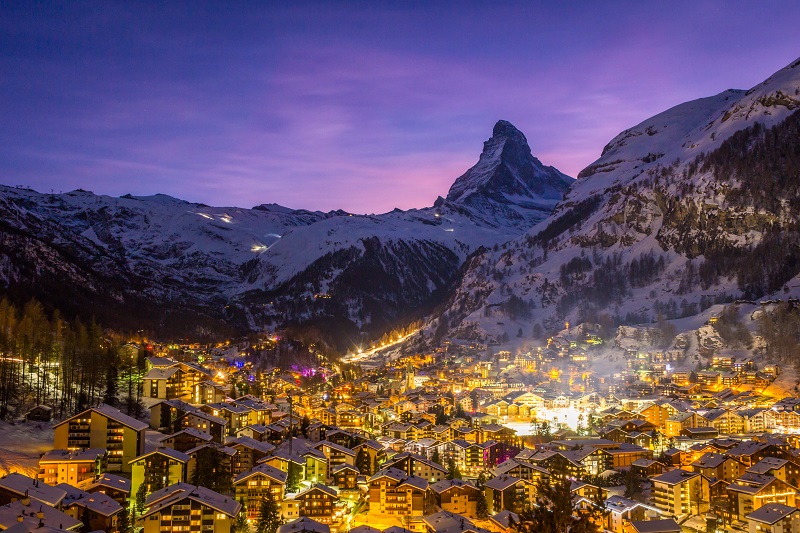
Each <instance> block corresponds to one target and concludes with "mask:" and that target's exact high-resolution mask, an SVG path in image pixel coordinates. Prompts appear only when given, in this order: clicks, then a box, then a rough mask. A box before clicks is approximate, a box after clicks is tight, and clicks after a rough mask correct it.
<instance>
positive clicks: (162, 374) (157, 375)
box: [142, 366, 182, 379]
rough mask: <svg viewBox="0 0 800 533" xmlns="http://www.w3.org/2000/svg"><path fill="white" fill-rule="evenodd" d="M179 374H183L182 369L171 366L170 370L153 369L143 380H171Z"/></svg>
mask: <svg viewBox="0 0 800 533" xmlns="http://www.w3.org/2000/svg"><path fill="white" fill-rule="evenodd" d="M178 372H182V370H181V369H180V368H178V367H177V366H171V367H169V368H158V367H156V368H151V369H150V371H149V372H147V374H145V375H144V376H142V379H169V378H171V377H172V376H174V375H175V374H177V373H178Z"/></svg>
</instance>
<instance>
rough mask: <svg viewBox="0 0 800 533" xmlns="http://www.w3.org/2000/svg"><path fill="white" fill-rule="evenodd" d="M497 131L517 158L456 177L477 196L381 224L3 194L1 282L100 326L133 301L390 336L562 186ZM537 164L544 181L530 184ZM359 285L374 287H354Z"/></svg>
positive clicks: (548, 204) (151, 200) (267, 323)
mask: <svg viewBox="0 0 800 533" xmlns="http://www.w3.org/2000/svg"><path fill="white" fill-rule="evenodd" d="M498 124H502V127H498V126H496V127H495V132H494V133H495V135H493V137H492V139H490V140H489V141H487V143H486V145H487V146H488V145H490V144H491V145H493V146H500V147H503V146H509V147H513V150H511V149H504V150H500V153H495V154H492V157H491V164H487V165H486V168H485V169H484V170H483V171H482V170H481V169H479V168H477V166H476V167H474V168H473V169H470V171H468V173H467V174H465V176H467V175H468V176H469V179H470V180H471V182H472V183H473V184H475V190H473V191H471V192H470V193H469V194H468V195H465V196H464V197H462V198H453V199H449V200H441V201H437V205H436V206H433V207H428V208H423V209H412V210H408V211H400V210H395V211H392V212H389V213H385V214H382V215H369V216H367V215H355V214H351V213H346V212H344V211H341V210H339V211H331V212H328V213H322V212H318V211H307V210H293V209H289V208H286V207H283V206H279V205H276V204H262V205H259V206H256V207H254V208H252V209H243V208H235V207H211V206H206V205H203V204H196V203H190V202H185V201H182V200H178V199H175V198H171V197H169V196H166V195H154V196H148V197H134V196H130V195H126V196H123V197H120V198H112V197H109V196H98V195H94V194H92V193H90V192H86V191H82V190H77V191H72V192H69V193H65V194H42V193H38V192H35V191H32V190H28V189H19V188H11V187H3V186H0V213H2V221H1V222H0V280H3V281H4V282H5V289H6V291H7V292H8V293H9V294H11V295H12V296H13V297H16V298H18V299H20V300H24V299H26V298H27V297H29V296H36V297H37V298H39V299H41V300H45V301H47V300H48V299H53V298H55V299H56V300H61V301H62V303H63V304H65V305H66V306H67V307H68V308H69V311H70V312H72V313H78V312H79V311H81V310H83V311H82V312H83V313H85V312H86V311H85V309H86V308H87V307H96V308H97V311H96V312H98V313H99V314H100V316H103V314H104V313H103V312H102V309H103V308H108V307H114V308H117V309H118V310H121V309H123V308H124V307H125V306H126V305H127V303H129V302H130V301H133V300H135V301H136V302H138V304H137V305H140V306H142V308H143V309H146V308H152V307H159V306H162V305H163V306H164V307H165V308H166V309H173V310H174V312H175V313H179V314H180V313H184V312H185V313H186V314H187V316H188V315H191V314H192V313H202V314H206V315H208V316H210V317H216V318H218V319H220V320H223V321H226V322H229V323H233V324H236V325H237V327H240V328H251V329H263V328H274V327H282V326H285V325H287V324H293V325H302V324H303V323H304V322H307V321H309V320H315V319H317V318H320V317H331V316H335V317H336V320H337V324H338V327H345V329H349V330H350V331H351V332H352V334H354V335H355V334H357V333H358V331H359V330H362V329H364V328H370V327H374V328H382V327H388V326H389V325H391V324H392V323H393V322H394V321H395V320H396V319H397V318H398V317H399V316H400V313H405V312H406V310H407V309H410V310H411V311H414V310H415V309H422V308H423V307H425V306H430V305H433V301H432V300H431V298H432V295H433V294H434V293H437V291H438V292H441V291H444V290H446V289H447V288H448V287H449V286H450V284H451V283H452V281H453V279H454V276H455V275H456V272H457V271H458V269H459V267H460V266H461V264H462V263H463V261H464V259H465V258H466V257H467V256H468V255H469V254H470V253H472V252H473V251H475V250H476V249H478V248H479V247H481V246H494V245H495V244H500V243H503V242H505V241H507V240H509V239H511V238H513V237H515V236H518V235H520V234H522V233H524V232H525V231H526V230H527V229H528V227H529V226H530V225H531V224H532V223H533V222H532V221H535V222H538V221H539V220H542V219H543V218H545V217H546V215H547V214H548V213H549V211H550V210H551V209H552V207H553V206H554V205H555V203H556V201H557V199H559V198H561V196H562V195H563V192H564V191H565V190H566V183H567V182H568V181H571V178H568V177H566V176H564V175H563V174H561V173H559V172H558V171H557V170H555V169H552V168H551V167H543V165H541V163H540V162H539V161H538V160H536V159H535V158H534V157H533V156H532V155H531V152H530V148H529V147H528V146H527V142H526V141H525V138H524V136H523V135H522V134H521V133H519V132H518V130H516V128H514V127H513V126H511V125H510V124H509V123H507V122H502V123H498ZM514 132H516V133H514ZM509 135H513V136H514V141H513V143H511V142H506V140H507V139H506V138H507V137H508V136H509ZM499 137H502V138H499ZM512 145H513V146H512ZM511 158H513V161H508V162H507V160H509V159H511ZM488 160H489V158H488V157H487V155H486V154H485V153H484V154H482V155H481V161H488ZM479 165H480V163H479ZM539 167H541V168H542V169H545V170H543V171H542V172H540V173H538V174H537V173H532V169H535V168H536V169H538V168H539ZM508 168H511V169H514V172H518V173H520V174H519V175H520V176H523V175H524V178H525V180H526V181H525V185H524V188H520V187H517V188H516V189H514V191H515V194H516V196H515V197H514V198H511V197H510V196H509V197H506V196H503V195H502V194H497V195H495V194H494V192H493V190H492V189H493V186H494V184H493V180H494V179H495V174H496V173H497V172H498V169H508ZM517 169H522V170H517ZM504 172H505V171H504ZM551 175H554V176H557V177H558V180H560V181H558V183H557V188H553V187H552V186H551V185H550V184H549V182H548V183H542V184H541V185H539V184H538V183H537V180H542V181H543V182H544V181H545V180H548V179H550V176H551ZM462 178H463V177H462ZM459 179H461V178H459ZM462 181H463V180H462ZM537 191H538V192H537ZM559 191H560V192H559ZM483 196H486V198H485V200H482V199H481V198H482V197H483ZM489 196H491V197H489ZM504 210H505V211H504ZM504 213H505V214H508V218H503V216H501V215H503V214H504ZM365 278H368V279H370V280H371V281H372V282H373V283H376V284H377V285H375V286H372V287H371V288H369V289H362V288H360V287H361V286H362V285H365V282H364V279H365ZM378 280H379V281H380V283H378ZM367 285H368V284H367ZM76 294H80V296H76ZM381 299H383V301H384V302H385V304H384V305H380V300H381ZM367 301H369V302H371V303H369V302H367ZM298 302H299V303H298ZM59 305H60V304H59ZM119 312H121V311H119ZM112 314H113V313H112ZM142 314H143V315H148V314H149V313H148V312H146V311H143V312H142ZM155 315H156V316H157V315H158V313H156V314H155ZM158 320H159V321H160V322H162V323H163V321H164V319H163V317H161V318H159V319H158ZM343 324H345V326H343ZM157 325H158V322H157V323H156V324H155V325H153V326H154V327H156V326H157Z"/></svg>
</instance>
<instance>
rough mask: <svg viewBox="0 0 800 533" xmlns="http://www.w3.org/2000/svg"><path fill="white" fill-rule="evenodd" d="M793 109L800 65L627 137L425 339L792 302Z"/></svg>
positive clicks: (797, 235)
mask: <svg viewBox="0 0 800 533" xmlns="http://www.w3.org/2000/svg"><path fill="white" fill-rule="evenodd" d="M798 110H800V60H798V61H795V62H793V63H792V64H790V65H789V66H787V67H785V68H783V69H781V70H780V71H778V72H776V73H775V74H773V75H772V76H770V77H769V78H768V79H767V80H765V81H764V82H762V83H760V84H758V85H756V86H755V87H753V88H752V89H750V90H748V91H739V90H728V91H724V92H722V93H720V94H718V95H716V96H712V97H709V98H702V99H699V100H694V101H691V102H687V103H684V104H680V105H678V106H675V107H673V108H671V109H669V110H667V111H665V112H663V113H660V114H658V115H656V116H654V117H652V118H650V119H647V120H645V121H643V122H642V123H640V124H638V125H636V126H634V127H632V128H629V129H627V130H625V131H623V132H621V133H620V134H619V135H617V136H616V137H615V138H614V139H612V141H611V142H610V143H609V144H608V145H607V146H606V147H605V148H604V149H603V151H602V155H601V156H600V158H599V159H598V160H597V161H595V162H594V163H592V164H591V165H589V166H588V167H587V168H586V169H584V170H583V171H582V172H581V173H580V174H579V177H578V179H577V180H576V181H575V182H574V184H573V185H572V187H571V188H570V189H569V191H568V192H567V194H566V195H565V197H564V199H563V201H561V202H560V203H559V204H558V205H557V206H556V208H555V209H554V211H553V213H552V214H551V215H550V216H549V217H548V219H547V220H545V221H543V222H541V223H539V224H537V225H536V226H534V227H533V228H532V229H530V230H529V231H528V232H527V233H526V234H525V235H524V236H521V237H518V238H517V239H515V240H513V241H510V242H508V243H506V244H504V245H502V246H501V247H500V248H499V249H498V250H497V251H491V250H485V251H483V252H482V253H481V254H480V255H478V256H476V257H473V258H471V260H470V262H469V264H468V267H467V268H466V269H465V271H464V274H463V276H462V278H461V280H460V282H459V286H458V288H457V289H456V291H455V292H454V293H453V294H452V295H451V296H450V298H449V300H448V302H447V304H446V305H444V306H443V307H442V308H441V310H440V312H439V313H437V314H436V315H435V316H433V317H431V318H430V319H429V321H428V322H427V325H426V330H427V331H429V332H431V333H435V335H428V336H426V337H425V338H426V342H435V341H436V340H438V339H440V338H443V337H451V338H461V339H470V340H481V341H484V342H489V343H503V344H506V345H509V346H513V345H515V344H517V345H522V344H524V343H525V342H530V340H531V337H532V336H534V332H538V333H541V332H548V331H551V332H552V331H557V330H560V329H561V328H563V324H564V322H565V321H570V323H572V324H575V323H578V322H583V321H595V322H598V321H599V322H603V323H615V324H618V323H637V322H650V321H655V320H656V319H658V318H659V317H663V318H667V319H671V318H679V317H684V316H692V315H694V314H696V313H698V312H699V311H701V310H702V309H705V308H707V307H709V306H710V305H712V304H713V303H715V302H725V301H731V300H734V299H737V298H747V299H750V298H761V297H771V296H774V297H788V296H792V295H793V296H797V295H798V294H800V278H799V277H798V274H800V227H799V226H798V220H800V112H798ZM414 348H418V347H414Z"/></svg>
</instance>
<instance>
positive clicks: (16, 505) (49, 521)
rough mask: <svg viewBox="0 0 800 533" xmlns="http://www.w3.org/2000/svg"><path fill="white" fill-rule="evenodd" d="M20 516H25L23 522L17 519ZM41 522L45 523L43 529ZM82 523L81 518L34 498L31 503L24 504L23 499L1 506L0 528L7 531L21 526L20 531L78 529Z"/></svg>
mask: <svg viewBox="0 0 800 533" xmlns="http://www.w3.org/2000/svg"><path fill="white" fill-rule="evenodd" d="M38 512H41V513H42V515H43V518H41V519H39V517H38V516H37V513H38ZM20 516H22V517H23V520H22V522H21V523H20V522H18V520H17V519H18V518H19V517H20ZM40 522H41V523H42V524H44V527H43V528H41V529H40V528H39V523H40ZM82 525H83V523H82V522H81V521H80V520H77V519H75V518H72V517H71V516H69V515H68V514H66V513H64V512H62V511H59V510H58V509H56V508H54V507H51V506H49V505H46V504H44V503H41V502H39V501H36V500H33V499H32V500H31V501H30V505H24V504H23V503H22V501H21V500H17V501H15V502H12V503H9V504H6V505H3V506H2V507H0V528H2V529H3V530H6V531H11V530H12V528H16V527H19V528H20V529H18V531H47V530H46V529H45V528H52V529H53V530H56V531H65V530H68V531H78V528H80V527H81V526H82Z"/></svg>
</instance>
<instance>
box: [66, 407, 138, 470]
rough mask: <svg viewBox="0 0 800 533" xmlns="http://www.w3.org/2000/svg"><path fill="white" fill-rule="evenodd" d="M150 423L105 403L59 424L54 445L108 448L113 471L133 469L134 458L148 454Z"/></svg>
mask: <svg viewBox="0 0 800 533" xmlns="http://www.w3.org/2000/svg"><path fill="white" fill-rule="evenodd" d="M146 428H147V424H145V423H143V422H139V421H138V420H136V419H135V418H132V417H130V416H128V415H125V414H123V413H121V412H120V411H119V410H117V409H114V408H113V407H111V406H110V405H106V404H101V405H99V406H97V407H92V408H90V409H87V410H85V411H83V412H81V413H78V414H77V415H75V416H72V417H70V418H67V419H66V420H64V421H63V422H60V423H59V424H56V426H55V428H54V430H55V432H54V437H53V448H54V449H57V450H63V449H66V450H85V449H88V448H104V449H106V450H107V451H108V462H107V466H106V468H107V469H108V470H109V471H112V472H117V471H123V472H130V461H131V460H133V459H134V458H135V457H137V456H139V455H141V454H142V453H144V443H145V442H144V430H145V429H146Z"/></svg>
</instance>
